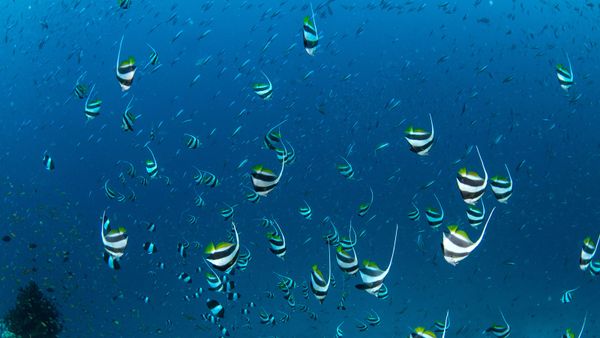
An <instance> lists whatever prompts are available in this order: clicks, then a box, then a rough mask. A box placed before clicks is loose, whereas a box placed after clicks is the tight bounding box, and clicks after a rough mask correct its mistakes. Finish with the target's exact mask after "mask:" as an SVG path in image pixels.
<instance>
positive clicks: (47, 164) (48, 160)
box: [42, 150, 56, 171]
mask: <svg viewBox="0 0 600 338" xmlns="http://www.w3.org/2000/svg"><path fill="white" fill-rule="evenodd" d="M42 164H43V165H44V169H46V170H48V171H52V170H54V169H55V168H56V165H55V164H54V160H53V159H52V157H51V156H50V154H49V153H48V151H47V150H45V151H44V154H43V155H42Z"/></svg>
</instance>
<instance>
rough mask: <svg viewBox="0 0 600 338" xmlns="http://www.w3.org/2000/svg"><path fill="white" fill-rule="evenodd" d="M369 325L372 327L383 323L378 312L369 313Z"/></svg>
mask: <svg viewBox="0 0 600 338" xmlns="http://www.w3.org/2000/svg"><path fill="white" fill-rule="evenodd" d="M367 323H368V324H369V325H371V326H377V325H379V323H381V318H380V317H379V315H378V314H377V312H375V310H373V309H371V311H370V312H369V315H368V316H367Z"/></svg>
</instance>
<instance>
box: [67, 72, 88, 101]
mask: <svg viewBox="0 0 600 338" xmlns="http://www.w3.org/2000/svg"><path fill="white" fill-rule="evenodd" d="M86 74H87V72H84V73H83V74H81V75H79V77H78V78H77V81H75V86H74V87H73V95H75V96H76V97H77V98H78V99H83V98H85V97H86V96H87V95H88V87H87V86H86V85H85V84H82V83H81V81H82V80H83V79H84V78H85V76H86ZM69 99H70V97H69Z"/></svg>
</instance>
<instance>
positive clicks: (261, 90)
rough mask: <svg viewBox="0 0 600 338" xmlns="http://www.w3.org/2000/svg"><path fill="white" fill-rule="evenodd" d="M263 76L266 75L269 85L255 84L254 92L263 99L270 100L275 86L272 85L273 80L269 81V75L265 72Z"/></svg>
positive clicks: (253, 86)
mask: <svg viewBox="0 0 600 338" xmlns="http://www.w3.org/2000/svg"><path fill="white" fill-rule="evenodd" d="M262 74H263V75H264V77H265V79H266V80H267V83H264V82H257V83H254V84H252V90H253V91H254V93H256V95H258V97H260V98H261V99H263V100H270V99H271V98H272V96H273V84H272V83H271V80H270V79H269V77H268V76H267V74H265V73H264V72H262Z"/></svg>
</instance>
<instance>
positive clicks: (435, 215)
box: [425, 194, 444, 229]
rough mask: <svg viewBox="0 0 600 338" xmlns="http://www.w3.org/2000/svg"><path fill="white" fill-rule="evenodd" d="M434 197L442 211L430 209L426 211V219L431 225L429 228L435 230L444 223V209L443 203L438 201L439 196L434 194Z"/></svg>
mask: <svg viewBox="0 0 600 338" xmlns="http://www.w3.org/2000/svg"><path fill="white" fill-rule="evenodd" d="M433 196H434V197H435V200H436V201H437V202H438V206H439V208H440V210H437V209H434V208H431V207H429V208H427V209H425V217H426V218H427V223H429V226H430V227H432V228H433V229H437V228H439V227H440V226H441V225H442V223H443V222H444V208H443V207H442V203H440V200H439V199H438V197H437V195H436V194H433Z"/></svg>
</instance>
